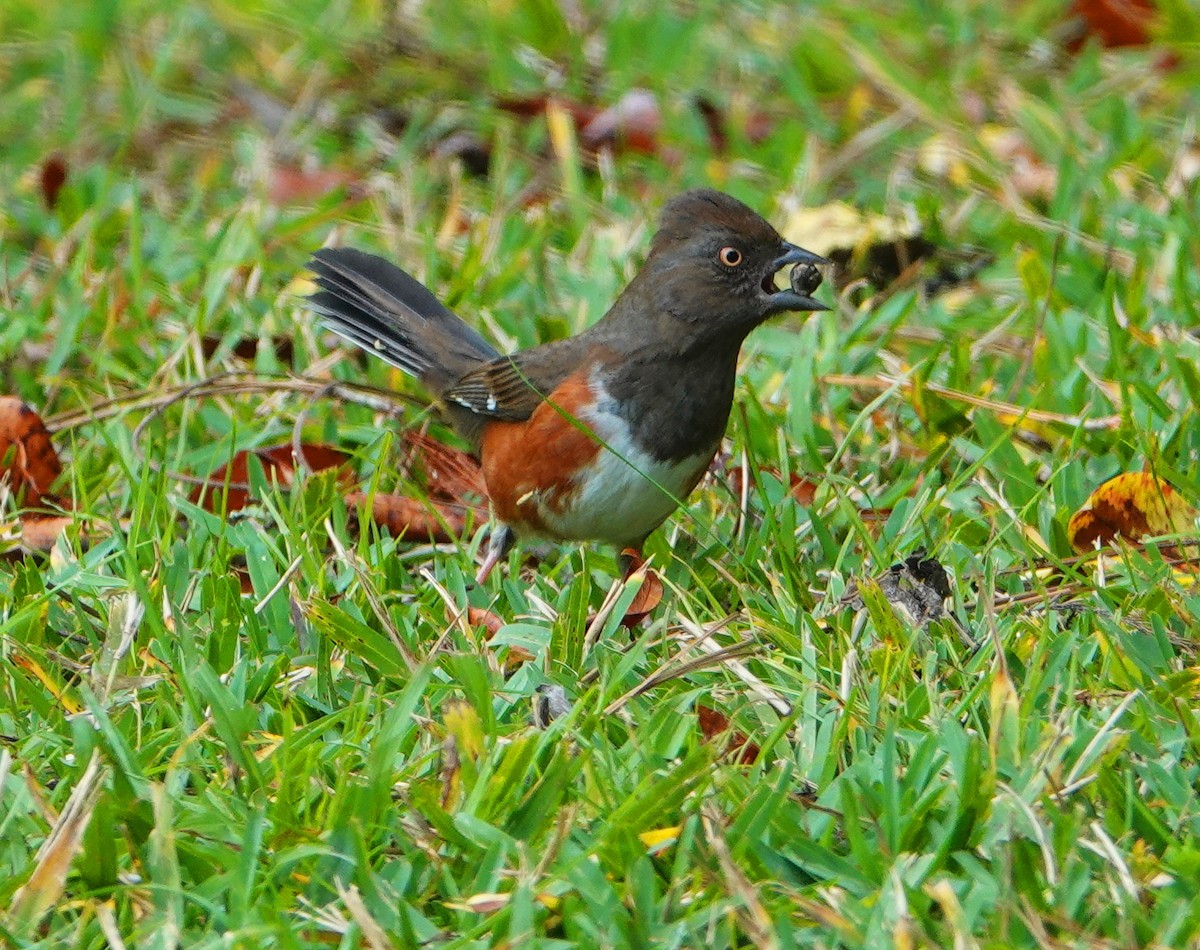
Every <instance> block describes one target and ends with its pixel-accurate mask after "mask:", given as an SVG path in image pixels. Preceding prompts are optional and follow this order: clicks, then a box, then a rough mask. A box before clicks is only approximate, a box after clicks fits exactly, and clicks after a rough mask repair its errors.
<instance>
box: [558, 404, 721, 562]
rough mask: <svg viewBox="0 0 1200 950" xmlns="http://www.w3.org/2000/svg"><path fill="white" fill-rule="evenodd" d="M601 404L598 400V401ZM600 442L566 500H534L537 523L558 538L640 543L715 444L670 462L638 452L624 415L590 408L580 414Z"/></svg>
mask: <svg viewBox="0 0 1200 950" xmlns="http://www.w3.org/2000/svg"><path fill="white" fill-rule="evenodd" d="M602 404H603V403H601V405H602ZM580 422H583V423H584V424H586V425H587V426H588V427H589V428H591V429H592V431H593V432H594V433H595V434H596V436H597V437H598V438H599V439H600V441H601V442H602V443H603V445H604V446H605V448H603V449H601V451H600V454H599V455H598V456H597V457H596V460H595V464H594V465H593V466H591V467H590V468H589V469H588V475H587V476H586V477H585V476H580V477H579V478H577V479H576V481H575V488H576V491H575V492H572V497H571V500H570V502H569V503H567V504H565V505H555V504H554V503H553V501H552V500H551V499H546V503H543V504H539V512H538V513H539V515H540V517H541V519H542V521H543V523H544V524H545V525H546V526H547V527H548V528H550V529H551V530H552V531H554V533H555V534H557V535H558V536H560V537H563V538H575V539H579V540H599V541H603V542H607V543H609V544H616V545H623V544H629V543H633V542H640V541H641V540H642V538H644V537H645V536H646V535H647V534H649V533H650V532H651V531H653V530H654V529H655V528H657V527H658V526H659V525H660V524H662V523H663V521H665V520H666V519H667V517H668V516H669V515H670V514H671V512H672V511H674V510H675V509H676V508H677V507H678V506H679V504H680V503H682V501H683V500H684V499H685V498H686V497H687V495H688V494H689V493H690V492H691V490H692V489H693V488H694V487H695V485H696V483H697V482H698V481H699V480H700V478H701V476H702V475H703V474H704V471H705V469H707V468H708V465H709V463H710V462H711V461H712V457H713V453H714V451H715V446H714V447H713V448H710V449H708V450H706V451H705V452H703V453H701V454H699V455H695V456H691V457H689V458H686V459H682V460H680V461H676V462H663V461H660V460H657V459H654V458H652V457H651V456H649V455H647V454H646V453H645V452H643V451H642V450H641V449H640V448H638V447H637V445H636V444H635V443H634V442H633V440H632V439H631V438H630V435H629V427H628V424H627V423H626V421H625V420H624V419H622V418H621V417H620V416H617V415H614V414H612V413H608V412H603V411H599V410H593V411H591V412H589V413H587V414H586V417H583V418H580Z"/></svg>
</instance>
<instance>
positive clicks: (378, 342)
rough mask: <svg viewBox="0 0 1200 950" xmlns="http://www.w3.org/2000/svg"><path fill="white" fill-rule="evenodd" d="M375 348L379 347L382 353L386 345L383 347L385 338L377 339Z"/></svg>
mask: <svg viewBox="0 0 1200 950" xmlns="http://www.w3.org/2000/svg"><path fill="white" fill-rule="evenodd" d="M375 349H377V350H378V351H379V352H380V353H382V352H383V349H384V347H383V340H376V341H375Z"/></svg>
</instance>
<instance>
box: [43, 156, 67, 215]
mask: <svg viewBox="0 0 1200 950" xmlns="http://www.w3.org/2000/svg"><path fill="white" fill-rule="evenodd" d="M39 179H40V180H39V184H40V185H41V188H42V203H43V204H45V206H46V208H47V209H48V210H51V211H52V210H54V206H55V205H57V204H58V194H59V192H60V191H62V188H63V185H65V184H66V183H67V160H66V158H65V157H64V156H63V154H62V153H61V152H55V153H54V154H53V155H51V156H50V157H49V158H47V159H46V160H45V161H44V162H42V169H41V174H40V176H39Z"/></svg>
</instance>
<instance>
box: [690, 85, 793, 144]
mask: <svg viewBox="0 0 1200 950" xmlns="http://www.w3.org/2000/svg"><path fill="white" fill-rule="evenodd" d="M695 104H696V109H697V111H698V112H699V113H700V118H701V119H703V120H704V128H705V130H706V131H707V132H708V144H709V145H710V146H711V147H712V150H713V152H715V153H716V154H717V155H724V154H726V153H727V152H728V151H729V141H730V130H731V129H732V130H734V131H736V130H737V128H738V125H740V126H741V133H742V135H743V136H744V137H745V139H746V141H747V142H749V143H751V144H752V145H757V144H759V143H760V142H764V141H766V139H767V137H768V136H769V135H770V134H771V133H772V132H773V131H774V130H775V120H774V119H773V118H771V116H769V115H768V114H767V113H765V112H763V111H761V110H758V109H756V110H754V111H752V112H750V114H749V115H746V116H745V117H744V118H743V119H742V121H741V122H740V123H735V122H733V121H732V120H731V118H730V116H729V115H728V113H727V111H726V110H725V109H722V108H721V107H720V106H719V105H717V104H716V103H715V102H714V101H713V100H712V99H710V98H708V97H707V96H704V95H700V96H697V97H696V99H695Z"/></svg>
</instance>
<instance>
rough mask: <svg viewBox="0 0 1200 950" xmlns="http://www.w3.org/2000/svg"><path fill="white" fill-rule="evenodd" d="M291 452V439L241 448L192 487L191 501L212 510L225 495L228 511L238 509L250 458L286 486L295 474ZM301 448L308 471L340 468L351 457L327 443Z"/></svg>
mask: <svg viewBox="0 0 1200 950" xmlns="http://www.w3.org/2000/svg"><path fill="white" fill-rule="evenodd" d="M292 452H293V446H292V443H291V442H287V443H283V444H280V445H271V446H266V447H264V448H259V449H243V450H242V451H240V452H238V453H237V455H235V456H234V457H233V458H232V459H231V460H230V461H229V463H228V464H226V465H223V466H221V468H219V469H217V470H216V471H214V472H213V473H212V474H210V475H209V476H208V479H207V481H206V482H205V483H204V484H203V485H197V486H196V487H195V488H194V489H193V490H192V495H191V500H192V502H193V503H194V504H203V505H204V507H205V508H206V509H207V510H209V511H213V512H215V511H216V510H217V507H216V506H217V505H219V504H220V503H221V499H222V498H226V502H225V511H226V512H227V513H228V512H233V511H240V510H241V509H242V508H245V507H246V505H248V504H249V503H250V483H249V482H250V459H251V458H255V459H257V460H258V462H259V464H261V465H262V469H263V472H264V474H265V475H266V476H267V480H268V481H274V482H276V483H277V484H279V485H281V486H283V487H289V486H291V485H292V484H293V482H294V481H295V478H296V464H295V458H294V456H293V454H292ZM300 452H301V455H302V456H303V459H304V465H305V467H306V468H307V469H308V470H309V471H311V472H321V471H325V470H326V469H333V468H341V467H342V466H344V465H346V464H348V463H349V461H350V456H349V455H347V454H346V453H345V452H343V451H341V450H340V449H335V448H333V447H332V446H329V445H310V444H308V443H305V444H303V445H301V446H300ZM348 475H349V473H347V476H348ZM226 486H228V496H226V491H225V490H226Z"/></svg>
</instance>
